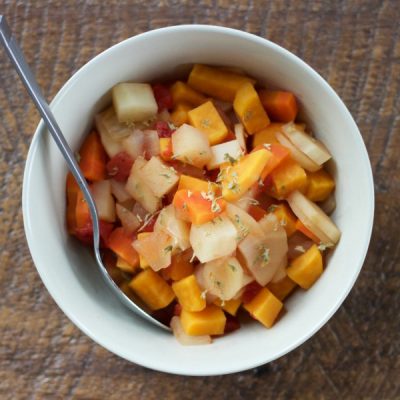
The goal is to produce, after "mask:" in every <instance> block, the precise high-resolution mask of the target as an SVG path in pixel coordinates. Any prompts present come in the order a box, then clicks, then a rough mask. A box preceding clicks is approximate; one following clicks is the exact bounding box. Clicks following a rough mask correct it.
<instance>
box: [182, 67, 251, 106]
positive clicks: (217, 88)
mask: <svg viewBox="0 0 400 400" xmlns="http://www.w3.org/2000/svg"><path fill="white" fill-rule="evenodd" d="M247 82H251V83H252V84H254V83H255V81H254V80H253V79H251V78H249V77H247V76H245V75H242V74H237V73H234V72H232V71H227V70H223V69H221V68H215V67H209V66H206V65H199V64H196V65H195V66H194V67H193V69H192V71H191V72H190V75H189V78H188V84H189V86H191V87H192V88H194V89H196V90H198V91H199V92H202V93H205V94H207V95H209V96H212V97H216V98H217V99H220V100H223V101H229V102H232V101H233V99H234V98H235V94H236V92H237V91H238V90H239V88H240V87H241V86H242V85H243V84H244V83H247Z"/></svg>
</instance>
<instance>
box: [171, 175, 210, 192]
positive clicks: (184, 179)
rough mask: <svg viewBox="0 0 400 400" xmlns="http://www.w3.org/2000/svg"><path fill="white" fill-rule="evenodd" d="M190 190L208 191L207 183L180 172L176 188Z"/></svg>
mask: <svg viewBox="0 0 400 400" xmlns="http://www.w3.org/2000/svg"><path fill="white" fill-rule="evenodd" d="M183 189H186V190H191V191H192V192H195V191H196V192H208V190H209V183H208V182H207V181H205V180H202V179H198V178H194V177H193V176H189V175H185V174H182V175H181V176H180V178H179V183H178V190H183Z"/></svg>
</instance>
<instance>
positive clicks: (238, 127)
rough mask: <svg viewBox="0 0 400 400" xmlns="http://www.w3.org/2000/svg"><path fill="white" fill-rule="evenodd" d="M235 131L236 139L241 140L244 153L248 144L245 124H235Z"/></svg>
mask: <svg viewBox="0 0 400 400" xmlns="http://www.w3.org/2000/svg"><path fill="white" fill-rule="evenodd" d="M234 131H235V137H236V140H237V141H238V142H239V145H240V148H241V149H242V151H243V152H244V153H246V151H247V146H246V136H245V133H244V126H243V125H242V124H235V126H234Z"/></svg>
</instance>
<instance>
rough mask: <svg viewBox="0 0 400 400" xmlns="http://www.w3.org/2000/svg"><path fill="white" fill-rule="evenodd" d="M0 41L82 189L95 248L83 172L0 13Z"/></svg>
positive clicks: (93, 207) (95, 229)
mask: <svg viewBox="0 0 400 400" xmlns="http://www.w3.org/2000/svg"><path fill="white" fill-rule="evenodd" d="M0 41H1V43H2V44H3V46H4V49H5V50H6V52H7V55H8V56H9V58H10V60H11V62H12V63H13V65H14V67H15V69H16V70H17V72H18V75H19V77H20V78H21V80H22V82H23V84H24V85H25V88H26V89H27V91H28V93H29V95H30V96H31V98H32V100H33V101H34V103H35V105H36V107H37V109H38V110H39V112H40V115H41V116H42V118H43V120H44V122H45V123H46V125H47V128H48V130H49V132H50V134H51V136H52V137H53V139H54V141H55V142H56V144H57V146H58V148H59V149H60V151H61V153H62V155H63V157H64V158H65V161H66V162H67V164H68V168H69V170H70V171H71V173H72V175H73V176H74V178H75V179H76V181H77V183H78V185H79V187H80V188H81V190H82V192H83V195H84V196H85V200H86V202H87V204H88V206H89V210H90V215H91V217H92V222H93V241H94V247H95V248H98V246H99V244H100V230H99V221H98V216H97V210H96V205H95V203H94V200H93V198H92V195H91V193H90V190H89V186H88V184H87V183H86V180H85V178H84V176H83V174H82V171H81V170H80V168H79V166H78V163H77V162H76V160H75V157H74V154H73V152H72V150H71V148H70V147H69V146H68V143H67V141H66V140H65V138H64V135H63V134H62V132H61V129H60V127H59V126H58V124H57V121H56V120H55V118H54V115H53V113H52V112H51V110H50V107H49V105H48V104H47V101H46V100H45V98H44V97H43V94H42V92H41V90H40V88H39V85H38V84H37V82H36V79H35V77H34V75H33V73H32V71H31V69H30V68H29V66H28V64H27V63H26V61H25V57H24V56H23V54H22V51H21V49H20V47H19V46H18V44H17V42H16V41H15V40H14V38H13V36H12V34H11V30H10V27H9V26H8V24H7V21H6V19H5V17H4V16H2V15H0Z"/></svg>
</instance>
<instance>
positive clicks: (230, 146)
mask: <svg viewBox="0 0 400 400" xmlns="http://www.w3.org/2000/svg"><path fill="white" fill-rule="evenodd" d="M242 154H243V150H242V148H241V146H240V144H239V142H238V141H237V140H231V141H229V142H225V143H221V144H217V145H215V146H211V159H210V161H209V162H208V163H207V169H214V168H218V167H219V166H220V165H222V164H225V163H226V162H229V160H237V159H238V158H239V157H240V156H241V155H242Z"/></svg>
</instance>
